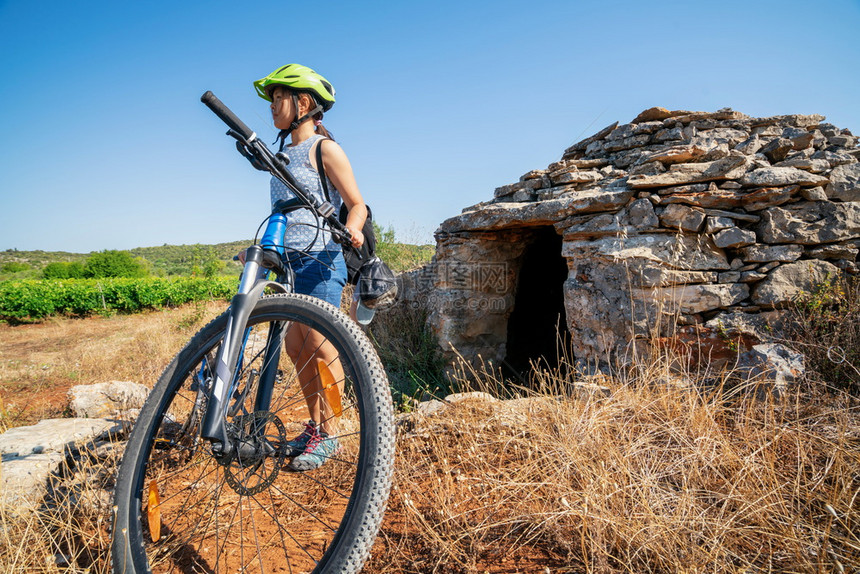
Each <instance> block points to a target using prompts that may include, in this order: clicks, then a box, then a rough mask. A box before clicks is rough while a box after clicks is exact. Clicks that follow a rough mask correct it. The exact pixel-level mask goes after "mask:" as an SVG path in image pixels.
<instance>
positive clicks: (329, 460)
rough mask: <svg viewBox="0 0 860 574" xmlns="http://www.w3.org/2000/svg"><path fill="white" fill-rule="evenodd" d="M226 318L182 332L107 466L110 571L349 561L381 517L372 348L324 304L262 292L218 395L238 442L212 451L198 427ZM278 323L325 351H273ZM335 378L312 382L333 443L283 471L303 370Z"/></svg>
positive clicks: (380, 422) (382, 430) (388, 442)
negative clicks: (229, 380) (186, 338)
mask: <svg viewBox="0 0 860 574" xmlns="http://www.w3.org/2000/svg"><path fill="white" fill-rule="evenodd" d="M226 323H227V315H226V313H225V314H224V315H221V316H220V317H218V318H217V319H215V320H213V321H212V322H211V323H210V324H208V325H207V326H206V327H204V328H203V329H202V330H201V331H200V332H198V333H197V334H196V335H195V336H194V337H193V338H192V339H191V341H190V342H189V343H188V344H187V345H186V346H185V348H184V349H182V351H180V353H179V354H178V355H177V356H176V357H175V358H174V360H173V361H172V362H171V363H170V365H169V366H168V367H167V369H166V370H165V372H164V374H163V375H162V376H161V378H160V379H159V381H158V383H157V384H156V385H155V387H154V388H153V390H152V392H151V394H150V397H149V398H148V399H147V402H146V404H145V405H144V407H143V409H142V410H141V413H140V416H139V418H138V421H137V424H136V425H135V428H134V430H133V431H132V433H131V437H130V438H129V442H128V446H127V447H126V452H125V455H124V457H123V461H122V464H121V467H120V470H119V473H118V477H117V486H116V490H115V497H116V506H115V513H116V516H115V520H114V529H113V540H112V561H113V570H114V572H115V573H136V574H140V573H144V572H156V573H167V572H183V573H185V572H258V573H261V574H262V573H268V572H295V573H299V572H311V571H312V572H315V573H323V572H357V571H358V570H359V569H360V568H361V566H362V564H363V563H364V560H365V559H366V558H367V555H368V553H369V551H370V547H371V545H372V544H373V540H374V538H375V537H376V533H377V531H378V529H379V525H380V522H381V520H382V515H383V512H384V509H385V503H386V501H387V497H388V491H389V487H390V482H391V471H392V466H393V458H394V429H393V416H392V407H391V399H390V394H389V390H388V381H387V379H386V376H385V371H384V370H383V369H382V366H381V364H380V363H379V359H378V357H377V356H376V353H375V351H374V350H373V348H372V346H371V344H370V343H369V341H368V340H367V338H366V337H365V336H364V334H363V333H362V332H361V330H360V329H359V328H358V326H357V325H356V324H355V323H353V322H352V321H351V320H350V319H349V318H348V317H347V316H346V315H344V314H343V313H341V312H340V311H339V310H337V309H335V308H334V307H333V306H331V305H329V304H327V303H324V302H322V301H320V300H318V299H314V298H312V297H308V296H303V295H295V294H290V295H274V296H267V297H263V298H261V299H260V301H259V303H258V304H257V305H256V307H255V309H254V311H253V312H252V313H251V317H250V319H249V321H248V326H249V328H250V329H249V331H248V335H247V337H246V342H245V348H244V351H243V353H242V354H241V358H240V364H239V365H238V368H237V373H238V375H237V377H235V378H234V381H235V382H234V387H233V388H232V389H231V394H230V403H229V405H228V407H227V413H228V415H227V421H228V425H227V432H228V435H229V436H230V437H232V438H233V439H235V440H237V441H239V442H241V444H243V445H244V447H243V450H242V451H241V452H239V453H238V454H236V455H235V456H233V457H232V459H230V460H223V459H222V460H219V459H216V458H215V457H214V456H213V455H212V452H211V448H210V445H209V444H208V443H207V442H206V441H203V440H201V439H200V437H199V435H200V423H201V420H202V418H203V413H204V412H205V408H206V390H207V388H208V386H209V385H210V384H212V379H213V373H214V370H215V366H214V365H215V360H214V359H215V356H216V354H217V352H218V348H219V346H220V344H221V342H222V339H223V336H224V331H225V327H226ZM279 330H282V332H283V333H286V336H287V338H289V337H290V336H291V335H290V334H291V333H292V334H293V335H292V337H293V341H295V334H296V333H303V336H304V339H303V344H307V342H308V341H312V340H316V341H317V343H314V344H315V345H316V344H318V341H319V340H320V338H321V339H322V340H324V341H325V344H327V345H330V347H329V350H330V351H331V350H332V349H333V350H334V353H335V355H334V356H335V360H334V361H327V362H326V364H325V365H320V364H319V362H318V361H317V362H314V361H310V360H306V358H307V356H308V355H311V356H314V357H316V356H321V353H322V351H320V350H319V348H317V349H304V350H305V351H309V352H306V353H304V354H303V355H301V356H302V357H303V358H302V359H297V360H296V362H295V363H294V361H293V360H291V358H290V355H289V354H288V353H286V352H281V353H280V357H279V358H278V357H277V355H278V353H272V349H271V347H273V346H278V347H280V346H281V345H282V343H281V341H282V340H283V337H281V336H280V335H279ZM309 333H310V335H309ZM311 335H313V336H311ZM293 354H294V353H293ZM266 357H269V358H268V364H267V359H266ZM273 357H274V358H273ZM275 361H277V365H274V362H275ZM308 370H311V371H308ZM308 372H312V376H310V377H309V376H308V375H306V374H305V373H308ZM265 373H269V374H270V378H272V379H273V380H272V382H271V385H270V387H269V390H270V391H271V395H270V399H268V400H267V398H268V397H269V395H268V394H267V393H266V392H265V391H266V388H263V389H262V391H263V392H261V387H266V386H267V385H261V384H260V380H261V379H264V378H265ZM341 373H342V374H341ZM332 377H336V378H337V379H338V380H336V381H334V382H335V383H336V385H335V386H334V387H333V386H332V385H331V381H329V383H327V384H322V385H318V386H317V387H314V388H316V389H317V391H316V393H312V394H313V395H314V396H319V397H321V398H322V399H323V400H324V401H325V404H326V409H325V412H326V413H327V419H329V420H327V421H326V424H327V427H328V431H329V434H330V435H331V437H333V438H337V440H338V442H339V446H340V448H339V450H337V451H334V450H329V451H327V452H326V451H319V452H325V454H326V457H325V462H324V463H323V464H322V466H320V467H319V468H316V469H314V470H306V471H303V472H294V471H291V470H290V461H291V454H292V453H291V452H290V448H289V447H288V446H287V444H286V443H287V442H289V441H290V440H291V439H293V438H295V437H296V436H297V435H299V434H300V433H301V432H302V430H303V428H304V422H305V421H306V420H307V419H308V407H307V406H306V396H305V395H307V394H308V393H303V392H302V389H301V386H302V383H301V382H300V381H304V384H305V385H306V386H307V385H308V381H309V380H310V379H313V380H316V381H323V382H324V380H325V379H331V378H332ZM261 401H262V404H264V405H265V404H268V408H265V409H261V408H260V404H261ZM334 403H339V404H334ZM331 437H330V438H331Z"/></svg>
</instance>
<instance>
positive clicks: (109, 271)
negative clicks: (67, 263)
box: [84, 250, 149, 279]
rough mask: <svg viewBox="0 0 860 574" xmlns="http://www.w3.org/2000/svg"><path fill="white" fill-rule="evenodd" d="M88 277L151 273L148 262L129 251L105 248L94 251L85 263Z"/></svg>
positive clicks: (99, 277) (129, 275)
mask: <svg viewBox="0 0 860 574" xmlns="http://www.w3.org/2000/svg"><path fill="white" fill-rule="evenodd" d="M84 274H85V276H86V277H92V278H95V279H101V278H104V277H146V276H147V275H149V270H148V269H147V263H146V261H145V260H144V259H142V258H140V257H134V256H133V255H132V254H131V253H129V252H128V251H116V250H105V251H101V252H99V253H93V254H92V255H90V256H89V257H88V258H87V262H86V264H85V265H84Z"/></svg>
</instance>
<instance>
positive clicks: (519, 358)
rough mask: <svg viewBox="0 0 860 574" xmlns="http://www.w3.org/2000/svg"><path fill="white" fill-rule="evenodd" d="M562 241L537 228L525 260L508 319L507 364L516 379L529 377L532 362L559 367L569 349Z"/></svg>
mask: <svg viewBox="0 0 860 574" xmlns="http://www.w3.org/2000/svg"><path fill="white" fill-rule="evenodd" d="M561 246H562V238H561V236H560V235H559V234H557V233H556V232H555V229H554V228H552V227H540V228H536V229H535V232H534V235H533V237H532V239H531V242H530V244H529V246H528V247H527V248H526V250H525V253H524V255H523V258H522V262H523V263H522V267H521V268H520V273H519V281H518V283H517V294H516V298H515V303H514V310H513V312H512V313H511V317H510V319H509V320H508V338H507V357H505V364H506V366H507V368H508V369H509V370H510V371H511V372H510V374H511V375H514V376H523V375H527V373H528V371H529V367H530V363H532V362H536V361H539V362H540V363H541V364H542V365H543V366H545V367H549V368H550V369H554V368H557V367H558V366H559V359H560V356H559V350H560V349H569V348H570V334H569V333H568V330H567V322H566V320H565V312H564V282H565V280H566V279H567V262H566V260H565V258H564V257H562V255H561Z"/></svg>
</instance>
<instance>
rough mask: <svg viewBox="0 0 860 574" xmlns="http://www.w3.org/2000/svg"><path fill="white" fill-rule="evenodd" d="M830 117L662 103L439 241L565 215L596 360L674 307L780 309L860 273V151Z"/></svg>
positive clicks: (572, 297) (581, 321) (708, 314)
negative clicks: (756, 114) (802, 294)
mask: <svg viewBox="0 0 860 574" xmlns="http://www.w3.org/2000/svg"><path fill="white" fill-rule="evenodd" d="M824 119H825V118H824V117H823V116H820V115H786V116H775V117H769V118H752V117H749V116H746V115H744V114H742V113H739V112H736V111H733V110H731V109H722V110H719V111H717V112H714V113H704V112H686V111H669V110H666V109H663V108H651V109H649V110H646V111H644V112H642V113H641V114H640V115H639V116H638V117H637V118H636V119H634V120H633V121H632V122H631V123H629V124H625V125H618V123H617V122H616V123H615V124H612V125H610V126H608V127H606V128H605V129H603V130H601V131H600V132H598V133H596V134H595V135H593V136H591V137H589V138H587V139H584V140H582V141H581V142H579V143H577V144H574V145H573V146H571V147H569V148H568V149H567V150H565V152H564V155H563V156H562V159H561V160H560V161H558V162H555V163H552V164H550V165H549V166H548V167H547V169H544V170H535V171H530V172H528V173H526V174H524V175H523V176H522V177H521V178H520V180H519V181H518V182H516V183H513V184H511V185H505V186H502V187H499V188H498V189H496V191H495V197H494V199H493V200H492V201H490V202H486V203H483V204H479V205H477V206H473V207H471V208H467V209H466V210H464V212H463V214H462V215H460V216H458V217H455V218H452V219H449V220H447V221H445V222H444V223H443V224H442V226H441V227H440V229H439V232H438V234H437V239H438V240H439V243H440V248H442V250H441V252H442V253H444V247H445V244H446V243H447V242H449V241H451V239H453V237H454V236H460V237H462V236H463V234H464V233H467V234H468V233H471V232H475V231H481V232H488V231H502V230H511V229H514V228H523V227H529V226H538V225H548V224H551V225H554V226H555V227H556V229H557V230H558V231H559V233H561V234H562V235H563V237H564V247H563V255H564V256H565V257H566V258H567V260H568V265H569V269H570V276H569V279H568V281H567V283H566V285H565V299H566V312H567V321H568V326H569V327H570V329H571V331H572V332H573V334H574V340H575V341H577V340H578V341H580V343H579V344H580V348H579V349H576V352H577V354H578V355H579V356H581V357H583V358H599V359H606V358H607V356H608V355H609V354H613V353H617V352H619V351H620V350H621V349H622V348H623V347H625V346H626V345H627V344H628V343H629V342H630V341H631V340H632V339H635V338H636V337H640V336H644V335H650V336H653V334H654V325H655V322H656V321H657V319H659V318H660V317H661V316H662V315H665V314H671V315H673V316H674V317H675V321H676V324H677V322H678V321H680V323H682V324H684V323H690V324H692V323H703V322H705V321H708V320H713V319H714V318H718V317H719V316H720V315H725V314H728V313H732V312H745V313H756V312H770V311H771V310H774V309H779V308H780V307H783V306H784V305H785V304H786V303H787V302H788V301H790V300H791V299H792V298H793V297H795V296H796V295H797V294H798V292H799V291H802V290H811V289H813V288H814V287H815V286H816V285H819V284H821V283H823V282H825V281H827V280H828V278H834V277H835V276H836V275H838V273H839V272H840V270H844V271H847V272H849V273H857V265H856V260H857V254H858V250H860V203H858V202H860V183H858V182H860V163H858V159H860V149H858V148H857V138H856V137H855V136H854V135H853V134H852V133H851V132H850V131H848V130H846V129H839V128H837V127H836V126H833V125H831V124H828V123H824Z"/></svg>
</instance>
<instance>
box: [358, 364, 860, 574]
mask: <svg viewBox="0 0 860 574" xmlns="http://www.w3.org/2000/svg"><path fill="white" fill-rule="evenodd" d="M660 370H661V369H656V371H660ZM654 371H655V370H652V369H646V370H644V371H642V372H640V373H639V375H644V376H635V375H634V376H633V377H628V379H627V384H624V385H621V384H619V383H618V382H617V381H613V380H605V381H602V382H603V384H608V385H609V386H610V388H611V394H610V395H609V396H606V397H604V396H602V395H594V396H592V397H591V398H588V399H582V398H571V397H569V396H567V395H569V394H570V393H566V392H565V391H566V390H569V389H571V388H572V381H570V380H564V379H562V378H560V377H558V376H554V375H550V376H547V375H544V376H543V377H542V382H543V387H542V388H541V390H540V391H538V392H535V393H531V395H530V396H529V397H527V398H523V399H518V400H514V401H506V402H494V403H490V402H485V401H480V400H476V401H470V402H465V403H456V404H453V405H451V406H449V407H448V408H447V409H445V410H444V411H442V412H440V413H438V414H434V415H431V416H427V417H423V416H420V415H415V416H413V419H412V420H411V421H410V423H409V425H408V426H411V425H414V428H412V429H411V430H409V431H407V432H405V433H404V435H403V438H402V440H401V441H400V443H399V444H400V453H399V456H400V458H399V464H398V466H397V487H396V489H395V490H394V493H393V495H392V501H391V507H392V510H393V513H394V514H396V515H398V516H397V518H396V519H393V520H391V521H389V522H388V523H387V525H386V527H385V532H384V535H383V541H384V542H383V543H382V544H380V545H378V546H377V549H376V552H375V554H374V559H373V562H372V565H371V567H370V568H369V569H368V570H369V571H371V572H463V573H467V572H468V573H471V572H475V573H479V572H486V571H489V572H537V571H543V570H544V569H548V570H547V571H552V572H773V571H778V572H842V571H846V572H851V571H857V569H858V568H860V410H858V401H857V400H856V399H852V398H849V397H848V396H846V395H828V394H822V393H813V392H810V389H798V390H796V391H795V392H794V393H793V394H792V396H791V397H784V398H783V400H782V401H780V402H775V401H773V400H771V401H759V400H756V399H755V398H754V395H755V393H739V394H736V396H735V397H734V398H731V399H729V398H727V397H726V395H725V394H724V393H722V392H721V389H712V390H711V391H709V392H701V391H697V390H694V389H690V388H688V389H684V388H682V387H680V386H677V385H666V384H664V383H663V382H662V381H655V380H654V379H651V378H650V375H651V374H653V372H654ZM490 378H492V377H490ZM486 382H487V381H486V379H484V380H483V382H482V383H479V387H481V386H484V387H486V386H487V385H486ZM491 386H494V385H491Z"/></svg>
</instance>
